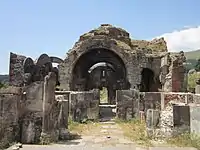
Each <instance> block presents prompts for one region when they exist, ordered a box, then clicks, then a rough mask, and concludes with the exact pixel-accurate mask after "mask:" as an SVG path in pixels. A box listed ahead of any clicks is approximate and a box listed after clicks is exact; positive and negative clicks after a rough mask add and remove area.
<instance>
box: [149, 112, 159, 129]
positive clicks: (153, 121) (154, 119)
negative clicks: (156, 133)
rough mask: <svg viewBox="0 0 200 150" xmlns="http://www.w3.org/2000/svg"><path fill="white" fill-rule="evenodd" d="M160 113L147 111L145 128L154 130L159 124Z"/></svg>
mask: <svg viewBox="0 0 200 150" xmlns="http://www.w3.org/2000/svg"><path fill="white" fill-rule="evenodd" d="M159 118H160V111H159V110H154V109H148V110H147V117H146V124H147V128H156V127H157V126H158V124H159Z"/></svg>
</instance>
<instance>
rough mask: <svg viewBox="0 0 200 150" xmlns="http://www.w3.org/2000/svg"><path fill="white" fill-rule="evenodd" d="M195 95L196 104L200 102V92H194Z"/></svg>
mask: <svg viewBox="0 0 200 150" xmlns="http://www.w3.org/2000/svg"><path fill="white" fill-rule="evenodd" d="M192 96H193V102H194V103H195V104H200V94H192Z"/></svg>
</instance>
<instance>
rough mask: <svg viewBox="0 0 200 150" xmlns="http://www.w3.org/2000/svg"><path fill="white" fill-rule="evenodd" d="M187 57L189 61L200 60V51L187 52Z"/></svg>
mask: <svg viewBox="0 0 200 150" xmlns="http://www.w3.org/2000/svg"><path fill="white" fill-rule="evenodd" d="M185 56H186V58H187V59H195V60H196V59H199V58H200V49H199V50H195V51H190V52H185Z"/></svg>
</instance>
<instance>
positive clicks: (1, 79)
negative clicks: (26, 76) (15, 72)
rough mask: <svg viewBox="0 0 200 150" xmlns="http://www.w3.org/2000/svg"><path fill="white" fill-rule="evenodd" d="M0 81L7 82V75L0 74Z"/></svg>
mask: <svg viewBox="0 0 200 150" xmlns="http://www.w3.org/2000/svg"><path fill="white" fill-rule="evenodd" d="M0 82H2V83H8V82H9V75H0Z"/></svg>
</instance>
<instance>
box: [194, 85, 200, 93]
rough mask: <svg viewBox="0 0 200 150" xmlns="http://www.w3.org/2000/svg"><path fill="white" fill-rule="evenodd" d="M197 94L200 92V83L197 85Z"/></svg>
mask: <svg viewBox="0 0 200 150" xmlns="http://www.w3.org/2000/svg"><path fill="white" fill-rule="evenodd" d="M195 94H200V85H196V87H195Z"/></svg>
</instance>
